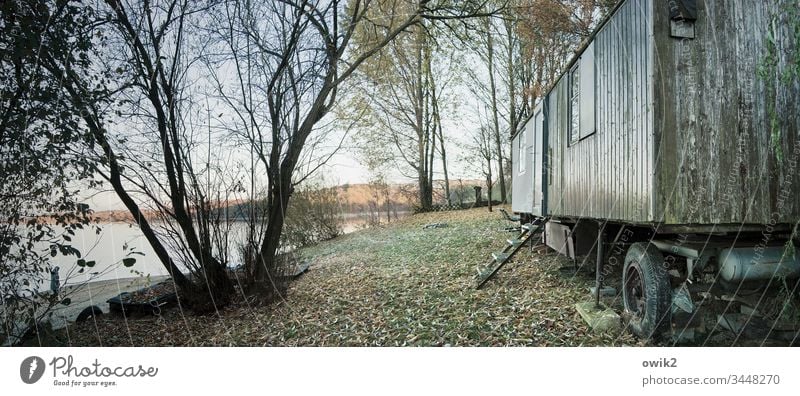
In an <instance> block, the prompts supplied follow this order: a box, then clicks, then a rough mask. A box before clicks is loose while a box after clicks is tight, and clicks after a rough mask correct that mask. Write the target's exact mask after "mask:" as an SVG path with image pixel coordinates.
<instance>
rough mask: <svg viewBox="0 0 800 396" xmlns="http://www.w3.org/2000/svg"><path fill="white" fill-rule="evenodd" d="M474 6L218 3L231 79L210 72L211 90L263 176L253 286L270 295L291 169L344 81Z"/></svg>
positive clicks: (302, 0) (297, 178)
mask: <svg viewBox="0 0 800 396" xmlns="http://www.w3.org/2000/svg"><path fill="white" fill-rule="evenodd" d="M480 3H481V2H479V1H465V2H459V3H457V4H456V5H453V3H451V2H449V1H432V0H421V1H419V2H418V3H416V4H413V5H412V6H410V7H403V8H402V9H397V10H394V9H392V10H389V12H388V13H385V14H384V13H376V9H377V7H378V6H379V5H380V4H381V2H380V1H377V0H376V1H371V0H350V1H336V0H334V1H310V0H297V1H292V0H280V1H273V2H263V3H261V2H250V1H232V2H227V3H225V4H224V6H223V7H222V9H221V10H220V12H219V13H218V15H219V18H218V19H217V22H218V27H219V29H218V31H219V32H221V34H220V37H218V39H219V41H218V44H219V45H220V48H226V52H227V54H228V56H227V57H226V59H223V60H222V61H221V62H223V63H224V66H223V65H221V66H220V67H226V68H229V69H230V70H231V71H232V72H231V74H232V77H231V78H229V79H223V78H221V73H217V75H218V76H220V78H217V81H218V91H219V95H220V97H221V100H222V101H223V102H224V103H226V104H227V105H228V108H229V109H230V110H231V111H232V112H233V113H234V114H235V117H234V118H235V122H236V125H237V127H238V128H240V129H241V133H240V134H239V135H240V136H241V137H243V138H244V139H245V141H246V142H247V143H248V145H249V148H250V149H251V151H252V153H253V154H254V156H255V159H256V163H257V169H253V171H254V172H255V171H257V170H258V171H259V172H263V173H264V174H265V175H266V179H267V181H266V187H265V189H264V194H265V195H266V196H265V198H264V201H265V204H264V208H265V217H266V228H265V230H264V231H263V232H262V233H261V235H260V240H259V241H258V242H259V246H258V249H257V258H256V260H255V262H256V263H257V265H255V266H254V268H252V274H251V275H252V278H253V280H254V281H255V282H256V284H258V285H265V286H267V287H266V291H267V292H269V293H272V291H271V286H270V285H271V283H272V282H270V281H271V279H272V278H273V276H272V274H273V272H274V268H275V254H276V251H277V250H278V248H279V241H280V235H281V231H282V229H283V226H284V219H285V212H286V209H287V207H288V202H289V199H290V197H291V194H292V191H293V189H294V187H295V185H296V184H298V183H300V182H302V180H303V179H304V178H305V177H306V176H307V174H308V173H309V172H305V173H306V175H300V174H298V172H297V171H298V164H299V163H300V161H301V155H302V153H303V151H304V148H305V147H306V144H307V142H308V141H309V139H313V136H314V133H315V132H318V131H319V123H320V122H321V121H323V120H324V119H325V117H326V116H327V115H328V114H329V113H330V112H331V110H332V109H333V107H334V105H335V103H336V99H337V96H338V95H339V93H340V92H339V91H340V87H341V86H342V85H343V83H344V82H345V81H347V80H348V79H349V78H351V77H352V76H353V74H354V73H355V72H356V70H357V69H358V68H359V67H360V66H361V65H362V64H363V63H364V62H365V61H366V60H367V59H370V58H371V57H372V56H374V55H375V54H377V53H378V52H379V51H380V50H381V49H382V48H384V47H386V46H387V45H389V44H390V43H392V42H393V41H394V40H396V39H398V37H399V36H400V35H401V34H402V33H403V32H406V31H407V30H409V29H416V30H417V31H420V30H421V26H422V25H421V24H422V23H423V21H424V20H456V19H461V18H465V17H473V16H478V15H484V14H485V13H486V12H485V11H483V8H482V4H480ZM362 31H369V32H371V34H370V37H372V41H370V42H369V43H368V44H367V45H359V46H358V47H353V46H352V45H351V41H352V39H353V37H354V36H355V35H356V33H357V32H362ZM420 78H421V77H420ZM418 105H419V106H421V105H423V104H422V103H418ZM417 124H418V125H419V124H421V122H418V123H417ZM422 149H423V150H424V147H422ZM313 170H314V169H311V171H313Z"/></svg>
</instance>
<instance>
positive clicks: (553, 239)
mask: <svg viewBox="0 0 800 396" xmlns="http://www.w3.org/2000/svg"><path fill="white" fill-rule="evenodd" d="M798 24H800V11H798V9H797V2H796V0H792V1H789V0H741V1H728V0H625V1H621V2H620V3H619V4H618V5H617V6H616V7H615V8H614V9H613V11H612V12H611V13H610V14H609V16H608V17H606V18H605V19H604V21H603V22H601V24H600V25H599V27H598V28H597V29H596V31H595V32H594V34H593V35H592V36H591V37H590V38H589V39H588V40H587V41H586V42H585V44H584V45H582V47H581V48H580V50H579V51H578V52H577V53H576V55H575V56H574V58H573V59H572V60H571V61H570V62H569V64H568V67H567V68H566V70H565V71H564V73H563V74H562V75H561V76H560V78H559V79H558V80H557V82H556V83H555V84H554V85H553V86H552V88H551V89H550V90H549V91H548V93H547V94H546V95H545V96H544V97H543V99H542V100H541V103H540V104H539V106H538V107H536V110H535V111H534V113H533V114H532V115H531V117H530V118H529V119H528V120H527V122H526V123H525V124H524V126H523V127H522V128H521V129H520V130H519V131H518V132H517V133H516V134H515V135H514V136H513V138H512V182H513V193H512V208H513V210H514V211H515V212H516V213H517V214H519V215H521V217H523V219H524V220H525V221H531V219H540V220H546V221H547V222H546V226H545V235H544V237H545V238H544V239H545V242H546V243H547V245H549V246H550V247H552V248H553V249H556V250H558V251H559V252H561V253H563V254H567V255H569V256H571V257H575V256H586V257H597V258H598V259H597V260H596V261H597V263H598V264H597V274H598V283H600V282H601V281H602V280H603V278H602V275H603V274H605V273H608V272H609V271H613V270H617V271H619V270H620V269H621V271H622V285H621V288H622V297H623V301H624V307H625V311H626V314H627V315H626V316H628V317H630V328H631V329H632V330H633V332H634V333H636V334H637V335H639V336H642V337H651V336H654V335H657V334H662V333H664V332H665V331H668V330H670V323H672V322H673V319H676V318H677V317H678V316H681V315H680V313H681V312H682V313H684V314H687V315H684V316H685V317H688V318H691V317H692V315H691V311H692V310H693V309H694V305H693V304H692V300H691V296H692V291H693V289H692V287H691V286H692V284H693V283H694V284H697V283H702V281H703V280H709V281H712V282H713V283H714V284H715V285H716V286H715V287H717V286H719V287H727V288H732V289H734V290H736V289H740V288H751V287H754V286H758V285H763V284H764V283H765V282H767V283H769V282H771V280H773V279H775V278H778V277H779V278H781V279H795V278H797V277H798V275H800V260H799V259H798V255H796V254H794V250H793V248H792V246H793V244H792V243H791V241H792V240H795V241H796V240H797V231H798V230H797V224H798V220H800V172H798V170H797V160H798V157H800V134H799V133H800V132H799V131H798V125H800V50H798V44H800V43H798V33H797V32H798V31H800V27H799V26H798ZM598 241H599V242H601V243H598ZM606 252H609V254H607V253H606ZM620 252H621V253H623V254H622V255H621V256H620V257H623V256H624V261H623V260H622V259H620V260H617V259H615V255H614V253H620ZM618 261H619V264H618ZM601 265H603V267H601ZM615 266H616V269H615V268H614V267H615ZM773 283H776V282H773ZM598 291H599V290H598ZM687 298H688V302H689V303H688V304H687V303H686V301H687ZM677 299H680V301H681V302H682V303H679V304H677V305H676V301H677ZM673 311H674V312H675V313H673ZM673 316H674V317H673ZM673 325H674V326H677V324H674V323H673Z"/></svg>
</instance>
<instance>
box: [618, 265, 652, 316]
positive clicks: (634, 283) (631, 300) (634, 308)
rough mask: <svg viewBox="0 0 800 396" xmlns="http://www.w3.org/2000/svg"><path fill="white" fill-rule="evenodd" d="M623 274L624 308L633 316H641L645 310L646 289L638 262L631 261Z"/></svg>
mask: <svg viewBox="0 0 800 396" xmlns="http://www.w3.org/2000/svg"><path fill="white" fill-rule="evenodd" d="M625 275H626V276H625V285H624V287H625V308H626V309H627V310H628V311H629V312H630V313H632V314H634V315H635V316H637V317H641V316H643V315H644V312H645V310H646V301H647V289H646V288H645V287H644V278H643V277H642V272H641V270H640V268H639V263H633V264H632V265H631V266H630V267H628V270H627V273H626V274H625Z"/></svg>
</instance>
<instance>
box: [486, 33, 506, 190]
mask: <svg viewBox="0 0 800 396" xmlns="http://www.w3.org/2000/svg"><path fill="white" fill-rule="evenodd" d="M486 27H487V29H486V31H487V33H488V35H487V41H486V50H487V56H488V66H489V89H490V90H491V96H492V122H493V123H494V143H495V150H496V151H497V170H498V172H499V175H498V180H499V181H500V200H501V201H502V202H503V203H505V202H506V182H505V178H504V172H503V144H502V140H501V139H500V123H499V121H498V117H499V115H498V111H497V84H496V83H495V79H494V43H493V40H492V34H491V20H490V19H489V18H487V22H486Z"/></svg>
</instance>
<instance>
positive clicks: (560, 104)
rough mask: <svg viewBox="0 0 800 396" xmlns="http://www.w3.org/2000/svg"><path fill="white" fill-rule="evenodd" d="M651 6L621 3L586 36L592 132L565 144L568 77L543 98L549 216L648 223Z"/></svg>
mask: <svg viewBox="0 0 800 396" xmlns="http://www.w3.org/2000/svg"><path fill="white" fill-rule="evenodd" d="M652 1H653V0H627V1H625V2H624V3H623V4H622V5H621V6H620V7H619V8H618V9H617V10H616V12H615V13H614V14H613V16H612V17H611V18H610V19H609V20H608V22H607V23H605V24H604V25H603V26H602V27H601V28H600V30H599V31H598V32H597V34H596V36H595V38H594V42H593V46H594V80H595V81H594V95H595V123H596V133H594V134H592V135H590V136H588V137H586V138H584V139H582V140H580V141H578V142H577V143H575V144H573V145H572V146H568V144H567V139H568V136H569V125H570V120H569V97H568V96H569V83H570V78H569V74H568V73H567V74H565V75H564V76H562V77H561V79H560V81H559V82H558V83H557V84H556V85H555V86H554V88H553V89H552V90H551V91H550V93H549V95H548V97H547V99H546V100H547V101H548V105H549V107H548V114H547V116H548V119H547V124H548V135H549V139H548V143H549V150H550V153H551V157H550V164H549V169H550V172H551V173H552V174H551V176H552V177H551V179H550V184H549V185H548V208H549V212H550V214H552V215H554V216H570V217H590V218H600V219H612V220H620V221H630V222H648V221H652V220H653V217H654V215H653V212H654V211H653V205H652V203H653V202H654V197H653V196H652V191H653V177H652V176H653V172H654V158H653V156H654V153H653V147H654V144H653V136H654V135H653V111H652V107H653V91H652V74H653V68H652V55H653V46H652V43H653V40H652V24H651V23H649V21H652V14H653V8H652ZM581 67H583V66H581ZM582 94H585V93H583V92H582Z"/></svg>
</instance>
